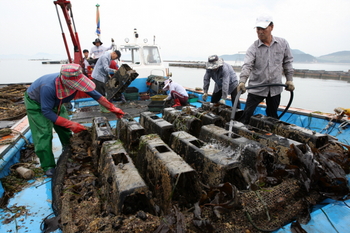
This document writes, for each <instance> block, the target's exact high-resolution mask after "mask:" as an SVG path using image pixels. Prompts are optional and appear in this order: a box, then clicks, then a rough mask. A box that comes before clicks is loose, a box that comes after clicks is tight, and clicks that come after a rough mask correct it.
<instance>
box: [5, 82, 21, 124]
mask: <svg viewBox="0 0 350 233" xmlns="http://www.w3.org/2000/svg"><path fill="white" fill-rule="evenodd" d="M26 90H27V86H26V85H20V84H17V85H9V86H5V87H2V88H0V110H1V111H0V121H11V120H17V119H20V118H22V117H24V116H25V115H26V109H25V106H24V102H23V96H24V92H25V91H26Z"/></svg>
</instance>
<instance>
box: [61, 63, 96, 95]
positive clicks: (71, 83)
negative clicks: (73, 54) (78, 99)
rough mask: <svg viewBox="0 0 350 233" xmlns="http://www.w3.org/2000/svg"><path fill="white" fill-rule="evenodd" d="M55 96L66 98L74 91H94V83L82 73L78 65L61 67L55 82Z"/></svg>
mask: <svg viewBox="0 0 350 233" xmlns="http://www.w3.org/2000/svg"><path fill="white" fill-rule="evenodd" d="M55 84H56V96H57V98H59V99H63V98H66V97H68V96H70V95H72V94H73V93H74V92H76V91H82V92H90V91H93V90H95V87H96V85H95V83H94V82H93V81H91V80H90V79H89V78H88V77H86V76H85V75H84V74H83V73H82V69H81V66H80V65H78V64H66V65H62V67H61V73H60V76H59V77H58V78H57V79H56V81H55Z"/></svg>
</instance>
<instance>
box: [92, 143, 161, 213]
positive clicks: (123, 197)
mask: <svg viewBox="0 0 350 233" xmlns="http://www.w3.org/2000/svg"><path fill="white" fill-rule="evenodd" d="M101 153H102V154H103V156H101V158H100V163H99V169H98V170H99V173H100V178H101V181H102V182H101V183H102V184H103V186H102V187H101V192H102V196H103V197H104V198H106V199H107V200H106V201H105V202H104V203H106V204H105V206H104V208H105V209H106V210H107V213H108V212H112V213H114V214H115V215H117V214H135V213H137V212H138V211H139V210H143V211H146V212H150V213H154V209H153V206H152V204H151V201H150V200H151V194H150V192H149V190H148V187H147V185H146V183H145V182H144V180H143V179H142V178H141V176H140V174H139V173H138V171H137V169H136V167H135V165H134V164H133V161H132V159H131V158H130V157H129V155H128V154H127V152H126V151H125V149H124V148H123V146H122V143H121V142H120V141H115V140H114V141H108V142H104V143H103V145H102V150H101Z"/></svg>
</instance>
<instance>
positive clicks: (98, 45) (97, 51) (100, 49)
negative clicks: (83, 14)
mask: <svg viewBox="0 0 350 233" xmlns="http://www.w3.org/2000/svg"><path fill="white" fill-rule="evenodd" d="M92 43H93V44H94V46H93V47H92V48H91V50H90V57H92V58H94V59H97V58H99V57H101V56H102V55H103V53H104V52H106V51H107V50H111V49H112V48H113V47H114V46H115V45H114V40H113V39H112V44H111V46H110V47H109V48H106V47H104V46H102V44H103V43H102V41H101V40H100V39H99V38H96V40H95V41H94V42H92Z"/></svg>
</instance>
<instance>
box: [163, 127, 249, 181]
mask: <svg viewBox="0 0 350 233" xmlns="http://www.w3.org/2000/svg"><path fill="white" fill-rule="evenodd" d="M170 146H171V148H172V149H173V150H174V151H175V152H176V153H177V154H179V155H181V156H182V158H183V159H184V160H185V161H186V162H187V163H188V164H190V165H191V166H192V167H193V168H194V169H195V170H196V171H199V172H198V173H199V176H200V179H201V182H202V183H203V184H207V185H212V186H216V185H218V184H221V183H225V182H230V183H231V184H235V183H237V181H236V179H237V176H238V175H237V174H238V173H237V172H239V169H240V167H241V163H240V159H239V158H238V157H239V156H240V153H237V151H236V150H232V149H231V148H228V147H222V146H221V147H215V145H212V144H210V143H205V142H203V141H202V140H199V139H198V138H196V137H194V136H192V135H190V134H189V133H187V132H184V131H178V132H174V133H172V134H171V137H170ZM239 183H241V181H239ZM244 186H245V187H246V185H244Z"/></svg>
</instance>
